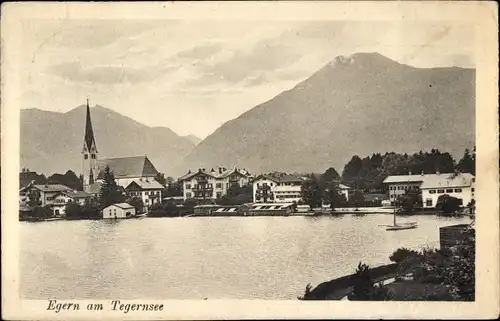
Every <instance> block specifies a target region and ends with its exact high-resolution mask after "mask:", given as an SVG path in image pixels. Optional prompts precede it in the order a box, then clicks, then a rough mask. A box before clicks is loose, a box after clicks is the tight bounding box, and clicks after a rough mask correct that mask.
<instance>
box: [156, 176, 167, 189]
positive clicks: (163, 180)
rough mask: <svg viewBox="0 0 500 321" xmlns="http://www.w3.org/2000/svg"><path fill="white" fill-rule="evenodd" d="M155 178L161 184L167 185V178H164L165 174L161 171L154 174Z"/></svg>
mask: <svg viewBox="0 0 500 321" xmlns="http://www.w3.org/2000/svg"><path fill="white" fill-rule="evenodd" d="M155 180H156V181H157V182H158V183H160V184H161V185H163V186H166V185H167V179H166V178H165V174H163V173H158V174H156V177H155Z"/></svg>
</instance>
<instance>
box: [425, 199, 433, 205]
mask: <svg viewBox="0 0 500 321" xmlns="http://www.w3.org/2000/svg"><path fill="white" fill-rule="evenodd" d="M425 206H432V198H428V199H426V200H425Z"/></svg>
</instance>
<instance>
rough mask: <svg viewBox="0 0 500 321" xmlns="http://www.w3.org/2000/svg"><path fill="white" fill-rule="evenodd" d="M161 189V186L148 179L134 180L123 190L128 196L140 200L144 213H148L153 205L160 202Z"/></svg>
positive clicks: (162, 187)
mask: <svg viewBox="0 0 500 321" xmlns="http://www.w3.org/2000/svg"><path fill="white" fill-rule="evenodd" d="M163 189H164V186H163V185H161V184H160V183H158V182H157V181H156V180H155V179H149V178H144V179H143V178H139V179H135V180H133V181H132V182H130V184H128V186H127V187H126V188H125V190H126V192H127V194H128V195H129V196H131V197H138V198H140V199H142V202H143V203H144V211H148V210H149V209H150V208H151V206H152V205H153V204H155V203H161V202H162V195H161V194H162V191H163Z"/></svg>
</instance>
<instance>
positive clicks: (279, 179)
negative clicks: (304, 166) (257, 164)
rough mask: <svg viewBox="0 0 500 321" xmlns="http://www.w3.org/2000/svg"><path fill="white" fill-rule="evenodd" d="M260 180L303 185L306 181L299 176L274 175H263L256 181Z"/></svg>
mask: <svg viewBox="0 0 500 321" xmlns="http://www.w3.org/2000/svg"><path fill="white" fill-rule="evenodd" d="M260 179H267V180H270V181H273V182H275V183H301V182H303V181H304V179H303V178H302V177H299V176H297V175H289V174H287V175H283V176H272V175H265V174H261V175H259V176H257V177H256V178H255V179H254V181H258V180H260Z"/></svg>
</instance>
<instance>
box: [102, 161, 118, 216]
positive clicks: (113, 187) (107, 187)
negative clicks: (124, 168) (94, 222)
mask: <svg viewBox="0 0 500 321" xmlns="http://www.w3.org/2000/svg"><path fill="white" fill-rule="evenodd" d="M123 201H124V197H123V194H122V193H121V192H120V190H119V188H118V185H117V184H116V181H115V176H114V174H113V172H112V171H111V169H110V168H109V166H107V165H106V168H105V169H104V176H103V182H102V185H101V189H100V191H99V206H100V208H101V209H104V208H106V207H108V206H110V205H113V204H116V203H121V202H123Z"/></svg>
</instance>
